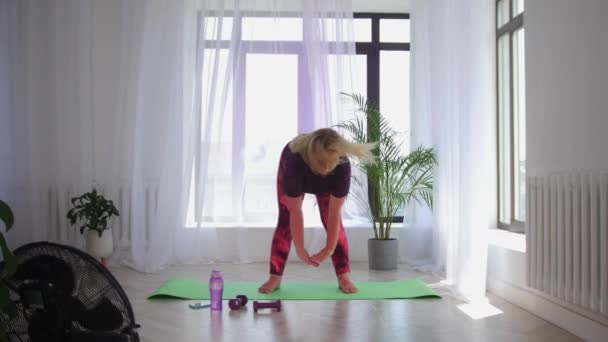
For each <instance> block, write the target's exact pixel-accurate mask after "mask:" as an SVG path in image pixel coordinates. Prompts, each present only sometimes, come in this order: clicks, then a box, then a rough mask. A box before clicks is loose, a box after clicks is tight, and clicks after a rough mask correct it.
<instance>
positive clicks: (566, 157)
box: [524, 0, 608, 175]
mask: <svg viewBox="0 0 608 342" xmlns="http://www.w3.org/2000/svg"><path fill="white" fill-rule="evenodd" d="M526 6H527V7H526V9H525V14H524V21H525V24H524V25H525V30H526V63H527V66H526V87H527V89H526V98H527V103H526V107H527V115H528V120H527V122H526V123H527V126H528V127H527V134H526V137H527V156H528V161H527V168H528V172H529V174H530V175H541V174H546V173H551V172H562V171H568V170H572V169H605V168H608V150H607V149H606V148H607V147H608V21H607V20H606V15H608V1H605V0H578V1H571V0H534V1H527V2H526Z"/></svg>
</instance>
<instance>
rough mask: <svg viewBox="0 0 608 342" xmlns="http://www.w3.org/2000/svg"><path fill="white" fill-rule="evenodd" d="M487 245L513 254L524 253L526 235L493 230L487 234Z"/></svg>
mask: <svg viewBox="0 0 608 342" xmlns="http://www.w3.org/2000/svg"><path fill="white" fill-rule="evenodd" d="M488 243H489V244H490V245H494V246H497V247H501V248H505V249H509V250H512V251H515V252H521V253H526V235H525V234H522V233H515V232H510V231H508V230H504V229H498V228H493V229H490V232H489V234H488Z"/></svg>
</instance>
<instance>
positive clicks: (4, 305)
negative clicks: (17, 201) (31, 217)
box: [0, 201, 17, 341]
mask: <svg viewBox="0 0 608 342" xmlns="http://www.w3.org/2000/svg"><path fill="white" fill-rule="evenodd" d="M0 221H2V222H3V223H4V225H5V226H6V231H7V232H8V231H9V230H10V229H11V227H12V226H13V224H14V223H15V217H14V215H13V212H12V210H11V208H10V207H9V206H8V204H6V203H5V202H3V201H0ZM0 248H1V249H2V257H3V259H4V261H3V262H4V272H5V274H4V276H6V277H11V276H12V275H13V274H15V272H16V271H17V259H16V258H15V256H14V255H13V253H12V252H11V250H10V249H9V248H8V245H7V243H6V240H5V239H4V234H2V233H1V232H0ZM0 313H1V314H2V315H5V316H8V318H9V320H11V319H13V318H15V316H16V315H17V307H16V306H15V303H13V302H12V301H11V299H10V292H9V288H8V287H7V286H6V284H5V283H4V282H0ZM5 322H6V320H4V319H3V320H2V321H0V340H2V341H8V337H7V336H6V323H5Z"/></svg>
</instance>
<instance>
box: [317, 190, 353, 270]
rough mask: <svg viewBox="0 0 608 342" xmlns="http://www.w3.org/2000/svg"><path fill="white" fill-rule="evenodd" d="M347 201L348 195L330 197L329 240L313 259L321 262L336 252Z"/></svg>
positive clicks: (318, 262)
mask: <svg viewBox="0 0 608 342" xmlns="http://www.w3.org/2000/svg"><path fill="white" fill-rule="evenodd" d="M345 201H346V196H344V197H335V196H333V195H331V196H330V198H329V209H328V213H327V216H328V217H327V242H326V243H325V248H323V249H322V250H321V251H319V253H317V254H315V255H314V256H312V257H311V260H312V261H314V262H316V263H317V264H320V263H321V262H323V260H325V259H327V258H328V257H329V256H331V255H332V254H334V250H335V249H336V245H337V244H338V237H339V236H340V221H341V219H342V206H343V205H344V202H345Z"/></svg>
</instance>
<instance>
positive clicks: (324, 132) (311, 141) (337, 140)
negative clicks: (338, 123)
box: [289, 128, 376, 165]
mask: <svg viewBox="0 0 608 342" xmlns="http://www.w3.org/2000/svg"><path fill="white" fill-rule="evenodd" d="M289 148H290V149H291V151H292V152H295V153H299V154H300V155H301V156H302V158H303V159H304V161H305V162H306V164H308V165H311V163H310V160H311V159H310V157H311V154H312V153H314V152H315V151H318V150H319V149H320V148H321V149H323V150H325V151H332V152H337V153H338V155H339V156H340V157H341V158H342V157H355V158H356V159H358V160H359V161H360V162H362V163H364V164H370V163H374V162H375V160H376V159H375V156H374V154H373V152H372V150H373V149H374V148H376V144H375V143H356V142H350V141H348V140H346V139H344V138H343V137H342V136H341V135H340V134H339V133H338V132H336V131H335V130H333V129H331V128H321V129H318V130H316V131H313V132H311V133H304V134H300V135H298V136H297V137H295V138H294V139H293V140H292V141H291V142H290V143H289Z"/></svg>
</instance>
